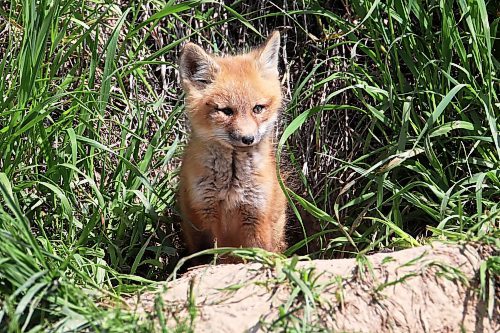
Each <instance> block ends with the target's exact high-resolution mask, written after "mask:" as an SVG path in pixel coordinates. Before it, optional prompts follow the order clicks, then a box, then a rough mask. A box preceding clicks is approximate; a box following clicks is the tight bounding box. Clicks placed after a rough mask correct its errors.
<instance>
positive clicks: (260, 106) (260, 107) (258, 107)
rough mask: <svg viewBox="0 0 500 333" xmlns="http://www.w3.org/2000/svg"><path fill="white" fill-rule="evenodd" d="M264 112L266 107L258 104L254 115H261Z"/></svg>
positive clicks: (254, 109) (254, 108)
mask: <svg viewBox="0 0 500 333" xmlns="http://www.w3.org/2000/svg"><path fill="white" fill-rule="evenodd" d="M262 111H264V105H259V104H257V105H256V106H254V107H253V113H257V114H259V113H261V112H262Z"/></svg>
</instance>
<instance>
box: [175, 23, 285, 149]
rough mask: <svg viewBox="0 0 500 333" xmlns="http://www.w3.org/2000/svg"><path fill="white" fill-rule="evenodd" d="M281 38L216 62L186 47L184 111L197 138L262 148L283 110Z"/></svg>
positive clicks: (273, 37) (182, 61)
mask: <svg viewBox="0 0 500 333" xmlns="http://www.w3.org/2000/svg"><path fill="white" fill-rule="evenodd" d="M279 46H280V36H279V33H278V32H274V33H273V34H272V35H271V36H270V37H269V38H268V40H267V42H266V43H265V44H264V45H263V46H261V47H260V48H258V49H256V50H254V51H252V52H250V53H247V54H243V55H237V56H231V57H214V56H212V55H209V54H207V53H206V52H205V51H204V50H203V49H202V48H200V47H199V46H197V45H195V44H192V43H188V44H187V45H186V46H184V49H183V50H182V54H181V58H180V66H179V69H180V76H181V81H182V85H183V87H184V90H185V91H186V110H187V114H188V118H189V120H190V122H191V126H192V130H193V133H194V135H196V136H197V137H198V138H199V139H203V140H206V141H213V140H215V141H217V142H220V143H222V144H225V145H229V146H231V147H249V146H252V145H256V144H258V143H259V142H260V141H261V140H262V139H263V138H264V137H266V136H267V135H268V134H270V133H271V132H272V131H273V125H274V123H275V121H276V119H277V117H278V114H279V111H280V109H281V104H282V97H281V85H280V81H279V74H278V53H279Z"/></svg>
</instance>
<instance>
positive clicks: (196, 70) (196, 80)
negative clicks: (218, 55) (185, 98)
mask: <svg viewBox="0 0 500 333" xmlns="http://www.w3.org/2000/svg"><path fill="white" fill-rule="evenodd" d="M218 70H219V66H218V65H217V63H216V62H215V61H214V60H213V59H212V57H210V55H209V54H207V53H206V52H205V51H204V50H203V49H202V48H201V47H199V46H198V45H196V44H193V43H187V44H186V45H185V46H184V48H183V49H182V53H181V58H180V61H179V72H180V75H181V80H182V81H183V83H187V82H190V83H191V84H194V85H195V86H196V87H198V88H204V87H205V86H207V85H209V84H210V83H211V82H212V81H213V80H214V79H215V75H216V74H217V72H218Z"/></svg>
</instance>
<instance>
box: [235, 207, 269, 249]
mask: <svg viewBox="0 0 500 333" xmlns="http://www.w3.org/2000/svg"><path fill="white" fill-rule="evenodd" d="M241 217H242V221H241V232H242V236H243V242H242V244H241V246H242V247H259V248H262V249H264V250H266V251H270V252H273V251H275V249H274V246H273V235H272V223H271V221H269V217H267V216H266V215H265V214H263V212H261V211H259V209H258V208H256V207H253V206H244V207H243V208H242V210H241Z"/></svg>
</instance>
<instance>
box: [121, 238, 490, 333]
mask: <svg viewBox="0 0 500 333" xmlns="http://www.w3.org/2000/svg"><path fill="white" fill-rule="evenodd" d="M491 252H492V249H491V248H485V247H481V246H475V245H444V244H441V243H434V244H433V245H429V246H422V247H418V248H413V249H408V250H404V251H399V252H393V253H379V254H374V255H371V256H367V257H363V258H360V259H359V258H358V259H339V260H314V261H299V262H295V261H294V260H292V259H286V260H277V261H275V263H274V264H273V265H263V264H258V263H252V264H235V265H218V266H204V267H200V268H196V269H194V270H191V271H189V272H187V273H186V274H184V275H183V276H182V277H181V278H179V279H177V280H174V281H171V282H168V283H167V284H166V285H165V289H164V290H163V291H161V292H147V293H144V294H142V295H138V296H137V297H133V298H130V299H129V300H128V304H129V306H130V307H131V308H132V309H136V310H137V311H138V313H140V314H141V315H143V316H148V313H152V312H153V309H154V307H155V303H156V306H157V307H158V305H159V304H160V306H162V307H163V309H164V313H165V320H166V324H167V326H168V327H170V328H175V327H177V328H178V329H182V328H183V327H184V328H189V327H191V328H192V329H193V330H194V331H195V332H258V331H269V330H273V331H286V330H288V329H290V328H291V326H295V327H298V328H301V327H302V328H303V327H304V326H303V325H305V324H304V323H306V324H307V326H306V328H307V329H309V330H312V331H317V330H318V329H319V330H326V331H342V332H462V331H464V332H498V331H499V330H500V327H499V323H498V318H499V317H498V314H499V311H498V300H496V302H495V308H494V309H493V313H492V316H491V318H490V317H489V316H488V311H487V305H486V304H485V303H484V302H483V301H481V300H480V298H479V266H480V264H481V262H482V261H483V260H484V259H485V258H487V257H488V256H489V255H491ZM160 300H161V301H160ZM280 310H281V311H280ZM287 325H288V326H287Z"/></svg>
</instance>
